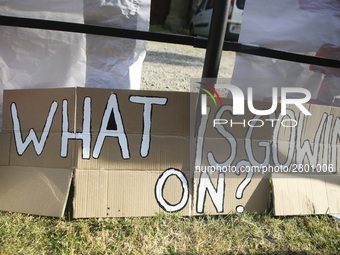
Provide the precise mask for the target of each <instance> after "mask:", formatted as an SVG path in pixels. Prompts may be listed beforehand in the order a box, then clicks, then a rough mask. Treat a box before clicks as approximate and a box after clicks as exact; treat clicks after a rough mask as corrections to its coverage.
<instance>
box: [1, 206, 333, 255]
mask: <svg viewBox="0 0 340 255" xmlns="http://www.w3.org/2000/svg"><path fill="white" fill-rule="evenodd" d="M0 254H1V255H2V254H6V255H7V254H340V224H339V223H338V222H335V221H334V220H333V219H332V218H331V217H328V216H326V215H324V216H307V217H274V216H272V215H270V214H268V215H259V214H249V213H245V214H238V215H226V216H201V217H181V216H180V215H178V214H165V213H164V214H159V215H156V216H155V217H147V218H110V219H77V220H69V219H67V218H66V217H65V218H60V219H58V218H51V217H41V216H31V215H25V214H20V213H5V212H0Z"/></svg>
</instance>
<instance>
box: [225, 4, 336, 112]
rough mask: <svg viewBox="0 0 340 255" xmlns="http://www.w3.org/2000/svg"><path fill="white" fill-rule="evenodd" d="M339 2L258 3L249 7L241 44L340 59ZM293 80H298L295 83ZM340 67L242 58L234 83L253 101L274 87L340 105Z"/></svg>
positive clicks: (236, 68) (317, 100) (236, 67)
mask: <svg viewBox="0 0 340 255" xmlns="http://www.w3.org/2000/svg"><path fill="white" fill-rule="evenodd" d="M339 24H340V2H339V1H336V0H316V1H310V0H286V1H280V0H276V1H275V0H274V1H273V0H253V1H247V2H246V5H245V9H244V14H243V19H242V28H241V33H240V38H239V42H241V43H245V44H253V45H259V46H262V47H267V48H270V49H277V50H282V51H288V52H294V53H301V54H305V55H311V56H318V57H325V58H332V59H340V44H339V42H340V26H339ZM292 80H294V82H292ZM339 80H340V69H339V68H329V67H321V66H310V65H307V64H299V63H295V62H289V61H283V60H277V59H270V58H264V57H258V56H251V55H244V54H238V55H237V57H236V62H235V69H234V73H233V79H232V84H234V85H236V86H238V87H239V88H241V89H242V90H243V91H244V92H245V91H246V90H247V88H248V87H254V88H255V87H256V90H254V98H255V99H256V100H261V101H262V100H264V99H266V98H271V97H272V96H273V95H272V88H273V87H278V88H280V87H300V88H301V87H302V88H306V89H308V90H309V91H310V92H311V95H312V99H314V102H317V103H320V104H325V105H330V104H339V99H337V97H338V96H339V95H340V86H339Z"/></svg>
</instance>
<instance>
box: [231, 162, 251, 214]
mask: <svg viewBox="0 0 340 255" xmlns="http://www.w3.org/2000/svg"><path fill="white" fill-rule="evenodd" d="M241 166H244V167H245V169H247V168H246V167H247V166H249V168H248V169H247V176H246V177H245V178H244V179H243V181H242V182H241V183H240V184H239V185H238V187H237V189H236V194H235V196H236V198H237V199H242V197H243V192H244V190H245V189H246V187H247V186H248V185H249V183H250V182H251V179H252V178H253V176H254V172H253V170H252V168H251V164H250V163H249V161H246V160H241V161H239V162H238V163H237V164H236V169H237V172H236V174H237V175H240V168H241ZM236 211H237V212H238V213H242V212H243V211H244V207H243V206H242V205H238V206H236Z"/></svg>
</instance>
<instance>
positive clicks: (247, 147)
mask: <svg viewBox="0 0 340 255" xmlns="http://www.w3.org/2000/svg"><path fill="white" fill-rule="evenodd" d="M208 106H209V111H210V112H211V114H209V115H207V116H206V117H203V118H202V119H200V122H199V135H198V136H197V137H192V136H191V135H192V132H190V131H192V129H190V117H192V112H190V93H180V92H156V91H133V90H110V89H90V88H62V89H39V90H12V91H5V96H4V112H3V116H4V119H3V132H2V133H1V136H0V142H1V146H0V153H1V157H0V158H1V160H0V164H1V166H0V177H1V178H0V209H1V210H7V211H18V212H25V213H32V214H39V215H49V216H62V215H63V213H64V210H65V205H66V202H67V198H68V196H71V197H70V200H72V202H73V217H74V218H87V217H133V216H153V215H155V213H158V212H161V211H167V212H181V214H182V215H189V216H190V215H201V214H205V213H209V214H226V213H230V212H236V211H238V212H242V211H243V210H247V211H257V212H260V213H261V212H264V211H265V210H267V209H269V203H270V196H269V194H270V193H269V188H270V186H269V177H270V174H271V172H270V171H269V169H270V167H272V168H273V169H274V168H275V166H277V165H281V166H287V167H288V166H289V167H293V166H294V165H296V168H297V169H298V166H299V164H305V165H315V166H319V165H320V167H322V164H334V166H335V168H337V164H338V162H337V158H339V153H340V152H339V150H338V142H339V130H340V129H339V128H338V125H340V124H339V123H340V120H339V118H338V117H337V116H339V112H338V111H339V109H337V108H330V107H321V108H320V107H314V106H311V105H310V106H307V107H308V109H309V110H310V111H311V112H312V118H304V117H303V116H301V115H299V111H298V110H297V109H293V108H292V109H289V110H288V111H287V116H285V117H283V116H279V115H276V113H273V115H270V116H266V117H264V118H261V120H257V121H255V119H256V118H257V117H256V116H253V115H252V114H250V113H249V112H246V113H245V115H244V116H238V117H237V118H236V117H235V116H232V115H231V114H230V109H231V107H232V100H223V106H222V107H216V106H215V105H213V104H212V105H208ZM268 106H269V107H270V105H269V104H268V103H256V108H257V109H268V108H269V107H268ZM214 119H219V120H223V119H225V120H226V119H227V120H228V122H227V123H226V122H225V121H224V122H223V123H224V124H221V125H219V126H215V127H214V126H213V123H214ZM232 119H233V120H232ZM267 119H275V120H276V121H273V120H272V121H270V120H269V121H268V120H267ZM261 121H262V122H263V126H261V125H262V122H261ZM231 123H232V125H230V124H231ZM282 123H283V125H282ZM295 124H296V125H295ZM260 126H261V127H260ZM311 141H312V142H311ZM190 148H191V149H190ZM214 163H218V165H219V166H220V167H221V169H222V171H216V167H215V169H213V167H214V166H217V164H214ZM260 165H262V167H261V168H259V169H260V170H261V171H259V172H255V171H252V172H249V171H248V172H246V171H239V172H238V173H235V171H233V170H235V169H238V170H242V169H253V170H254V169H255V168H254V167H259V166H260ZM264 166H266V167H267V172H265V171H264V169H265V168H264ZM228 167H229V169H228ZM212 169H213V170H214V171H212ZM329 176H334V173H330V175H329ZM71 182H72V183H73V186H74V187H73V191H74V192H72V194H70V195H69V193H70V185H71ZM275 192H280V191H276V190H275ZM288 213H289V212H288Z"/></svg>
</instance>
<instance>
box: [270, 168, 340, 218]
mask: <svg viewBox="0 0 340 255" xmlns="http://www.w3.org/2000/svg"><path fill="white" fill-rule="evenodd" d="M273 194H274V213H275V215H311V214H337V213H339V211H340V199H339V197H340V176H339V175H334V176H315V175H314V176H306V175H303V176H296V175H290V176H287V175H284V176H282V175H279V174H275V175H274V176H273Z"/></svg>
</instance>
